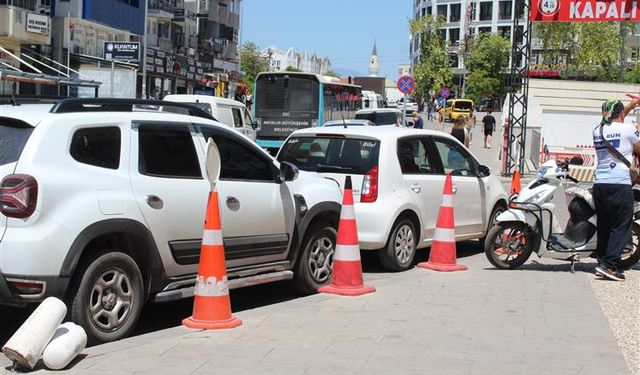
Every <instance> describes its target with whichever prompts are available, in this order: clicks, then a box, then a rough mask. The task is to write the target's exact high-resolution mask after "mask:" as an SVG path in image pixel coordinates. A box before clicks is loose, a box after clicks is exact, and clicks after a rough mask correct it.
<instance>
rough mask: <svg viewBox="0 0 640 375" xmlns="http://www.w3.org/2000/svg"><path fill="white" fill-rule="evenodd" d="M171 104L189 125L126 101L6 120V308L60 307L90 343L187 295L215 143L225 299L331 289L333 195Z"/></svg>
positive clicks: (0, 145) (65, 104) (2, 235)
mask: <svg viewBox="0 0 640 375" xmlns="http://www.w3.org/2000/svg"><path fill="white" fill-rule="evenodd" d="M137 104H143V105H144V108H145V110H140V111H139V110H138V107H137V106H136V105H137ZM170 105H171V106H172V108H179V109H182V110H184V111H188V112H189V114H177V113H166V112H159V111H150V110H148V109H149V107H153V106H155V107H156V108H159V107H162V108H163V109H167V108H168V107H169V105H168V104H167V102H156V101H141V100H128V99H119V100H118V99H69V100H64V101H61V102H59V103H58V104H56V105H55V106H54V107H53V108H51V112H49V111H48V110H46V111H45V109H46V108H45V107H42V108H40V109H37V110H36V108H35V107H34V108H32V106H29V105H23V106H20V107H12V109H11V110H4V111H0V180H1V181H2V182H1V183H0V259H1V260H2V263H1V270H0V304H13V305H20V306H24V305H25V304H27V303H29V302H39V301H42V300H43V299H44V298H46V297H48V296H55V297H58V298H61V299H64V300H65V301H66V302H67V303H68V306H69V313H70V316H71V319H72V320H73V321H74V322H76V323H79V324H80V325H82V326H83V327H84V328H85V330H86V331H87V335H88V337H89V340H90V342H91V343H98V342H105V341H113V340H117V339H120V338H123V337H125V336H127V335H129V334H130V333H131V331H132V330H133V328H134V327H135V325H136V322H137V320H138V318H139V317H140V313H141V309H142V305H143V303H144V302H145V301H147V300H150V301H155V302H164V301H171V300H175V299H180V298H186V297H190V296H193V291H194V285H195V278H196V271H197V265H198V261H199V255H200V245H201V239H202V228H203V222H204V217H205V210H206V205H207V197H208V192H209V189H210V186H209V182H208V180H207V179H206V176H205V175H204V172H203V171H204V164H205V145H206V140H207V139H209V138H213V140H214V141H215V142H216V144H217V145H218V148H219V150H220V155H221V158H222V171H221V176H220V182H219V183H218V184H217V189H218V191H219V195H220V197H222V198H221V199H222V202H221V204H220V209H221V216H222V228H223V229H222V232H223V237H224V245H225V254H226V259H227V273H228V278H229V287H230V288H238V287H242V286H247V285H255V284H260V283H265V282H270V281H276V280H286V279H293V280H294V283H295V285H296V286H297V287H298V288H299V289H300V290H301V291H302V292H305V293H311V292H314V291H315V290H316V289H317V288H318V287H319V286H320V285H323V284H325V283H327V282H328V281H329V278H330V274H331V266H332V259H333V251H334V247H335V240H336V228H337V222H338V219H339V214H340V201H341V193H340V190H339V187H338V185H337V184H336V182H335V181H332V180H329V179H326V178H323V177H322V176H319V175H317V174H315V173H307V172H300V173H299V174H298V173H297V171H298V170H297V168H296V167H295V166H293V165H291V164H287V163H278V162H276V161H275V160H274V159H273V158H272V157H271V156H269V154H267V153H266V152H265V151H264V150H262V149H261V148H259V147H258V146H257V145H256V144H255V143H253V142H251V141H250V140H248V139H247V138H246V137H243V136H242V135H241V134H240V133H239V132H237V131H235V130H233V129H231V128H229V127H228V126H226V125H224V124H222V123H220V122H218V121H214V120H213V119H212V117H211V116H210V115H209V114H207V113H205V112H204V111H202V110H199V109H197V108H194V107H192V106H190V105H186V104H178V103H171V104H170ZM27 114H28V115H27Z"/></svg>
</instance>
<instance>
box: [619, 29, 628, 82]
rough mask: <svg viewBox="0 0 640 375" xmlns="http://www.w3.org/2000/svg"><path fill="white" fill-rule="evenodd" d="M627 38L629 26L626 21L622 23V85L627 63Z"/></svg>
mask: <svg viewBox="0 0 640 375" xmlns="http://www.w3.org/2000/svg"><path fill="white" fill-rule="evenodd" d="M626 37H627V25H626V24H625V23H624V21H622V22H620V83H624V69H625V66H626V62H627V56H626V53H625V52H626V51H625V48H624V46H625V39H626Z"/></svg>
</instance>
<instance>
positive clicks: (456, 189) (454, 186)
mask: <svg viewBox="0 0 640 375" xmlns="http://www.w3.org/2000/svg"><path fill="white" fill-rule="evenodd" d="M451 191H452V192H453V194H455V193H457V192H458V187H457V186H456V185H453V186H452V187H451Z"/></svg>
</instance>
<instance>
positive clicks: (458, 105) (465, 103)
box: [453, 101, 473, 110]
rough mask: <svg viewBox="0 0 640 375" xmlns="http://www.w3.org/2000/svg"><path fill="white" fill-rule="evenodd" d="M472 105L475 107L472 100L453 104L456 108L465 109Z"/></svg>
mask: <svg viewBox="0 0 640 375" xmlns="http://www.w3.org/2000/svg"><path fill="white" fill-rule="evenodd" d="M471 107H473V104H472V103H471V102H467V101H457V102H456V103H455V104H454V105H453V108H455V109H463V110H469V109H471Z"/></svg>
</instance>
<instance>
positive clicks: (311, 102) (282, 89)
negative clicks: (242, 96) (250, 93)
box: [256, 75, 318, 116]
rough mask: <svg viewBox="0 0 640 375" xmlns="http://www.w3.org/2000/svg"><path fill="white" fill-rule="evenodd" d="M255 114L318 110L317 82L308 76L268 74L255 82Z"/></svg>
mask: <svg viewBox="0 0 640 375" xmlns="http://www.w3.org/2000/svg"><path fill="white" fill-rule="evenodd" d="M256 92H257V93H258V94H257V95H256V100H257V102H256V114H257V116H262V115H264V114H263V113H262V112H270V111H276V112H280V113H282V112H316V113H317V111H318V82H315V81H314V80H312V79H310V77H306V76H301V77H296V76H286V75H268V76H264V77H261V79H260V80H258V82H257V83H256Z"/></svg>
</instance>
